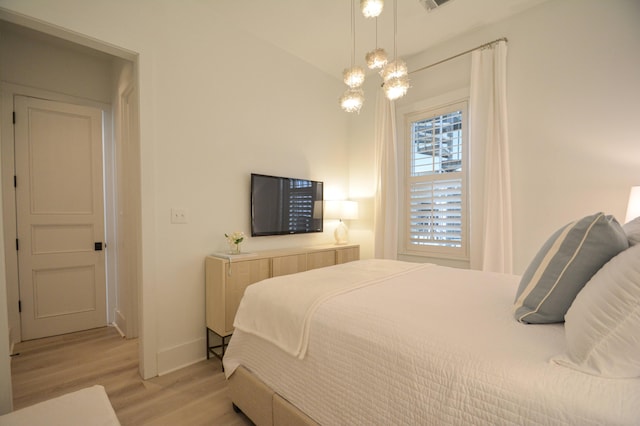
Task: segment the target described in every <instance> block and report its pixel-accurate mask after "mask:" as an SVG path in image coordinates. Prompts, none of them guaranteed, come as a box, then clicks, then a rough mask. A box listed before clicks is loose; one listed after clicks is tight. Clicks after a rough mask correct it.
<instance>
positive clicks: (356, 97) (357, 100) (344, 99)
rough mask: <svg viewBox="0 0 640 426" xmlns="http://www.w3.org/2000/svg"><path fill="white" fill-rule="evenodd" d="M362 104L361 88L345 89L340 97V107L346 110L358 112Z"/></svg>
mask: <svg viewBox="0 0 640 426" xmlns="http://www.w3.org/2000/svg"><path fill="white" fill-rule="evenodd" d="M362 104H364V92H363V91H362V89H359V88H355V89H353V88H352V89H347V91H346V92H344V94H343V95H342V96H341V97H340V107H341V108H342V109H343V110H345V111H346V112H358V113H359V112H360V108H362Z"/></svg>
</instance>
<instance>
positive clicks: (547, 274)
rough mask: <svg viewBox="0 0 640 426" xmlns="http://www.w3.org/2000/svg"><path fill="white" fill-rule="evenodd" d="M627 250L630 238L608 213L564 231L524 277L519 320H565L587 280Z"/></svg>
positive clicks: (554, 237) (517, 313)
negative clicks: (614, 257)
mask: <svg viewBox="0 0 640 426" xmlns="http://www.w3.org/2000/svg"><path fill="white" fill-rule="evenodd" d="M627 247H629V242H628V240H627V236H626V235H625V233H624V231H623V230H622V227H621V226H620V224H619V223H618V221H617V220H616V219H615V218H614V217H613V216H605V215H604V213H596V214H594V215H591V216H587V217H584V218H582V219H580V220H578V221H576V222H572V223H569V224H568V225H566V226H564V227H562V228H560V229H559V230H558V231H556V232H555V233H554V234H553V235H552V236H551V238H549V240H547V242H546V243H544V245H543V246H542V248H541V249H540V251H539V252H538V254H536V256H535V257H534V259H533V261H532V262H531V264H530V265H529V267H528V268H527V270H526V271H525V273H524V275H523V276H522V279H521V281H520V286H519V287H518V291H517V293H516V300H515V305H514V315H515V317H516V319H517V320H518V321H520V322H524V323H530V324H544V323H553V322H562V321H564V315H565V314H566V313H567V310H568V309H569V306H571V303H572V302H573V299H575V297H576V295H577V294H578V292H579V291H580V290H581V289H582V287H584V285H585V284H586V283H587V281H589V279H590V278H591V277H592V276H593V274H595V273H596V272H597V271H598V269H600V268H601V267H602V265H604V264H605V263H607V262H608V261H609V260H610V259H611V258H612V257H613V256H615V255H616V254H618V253H620V252H621V251H622V250H624V249H626V248H627Z"/></svg>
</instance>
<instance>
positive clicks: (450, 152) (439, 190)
mask: <svg viewBox="0 0 640 426" xmlns="http://www.w3.org/2000/svg"><path fill="white" fill-rule="evenodd" d="M406 126H407V128H406V130H407V131H406V133H405V134H406V136H405V139H406V142H405V144H406V145H405V148H406V149H405V153H406V159H407V164H406V167H405V200H406V201H405V206H404V211H405V220H404V223H405V232H404V240H405V244H404V246H405V250H406V251H407V252H408V253H412V254H424V255H427V256H433V257H452V258H467V257H468V255H467V253H468V250H467V246H468V241H467V240H468V237H467V235H468V234H467V229H468V226H467V223H468V216H469V213H468V211H467V200H466V198H467V195H466V194H467V168H468V164H467V163H468V159H467V155H468V154H467V153H468V149H467V135H466V133H467V130H466V129H467V103H466V102H460V103H456V104H453V105H449V106H446V107H443V108H438V109H432V110H428V111H422V112H419V113H414V114H411V115H408V116H407V119H406Z"/></svg>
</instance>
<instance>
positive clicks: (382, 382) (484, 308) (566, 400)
mask: <svg viewBox="0 0 640 426" xmlns="http://www.w3.org/2000/svg"><path fill="white" fill-rule="evenodd" d="M324 270H327V269H323V271H324ZM328 270H331V268H328ZM409 278H410V279H409ZM517 283H518V277H516V276H509V275H502V274H491V273H481V272H477V271H468V270H460V269H452V268H445V267H440V266H433V267H429V268H426V269H424V270H416V271H410V272H408V273H407V274H406V275H404V276H403V279H402V280H391V281H388V282H384V283H378V284H376V285H371V286H366V287H362V288H359V289H357V290H354V291H350V292H347V293H344V294H340V295H338V296H336V297H333V298H331V299H330V300H327V301H326V302H324V303H323V304H321V305H320V306H319V307H318V308H317V310H316V313H315V315H314V316H313V319H312V321H311V324H310V333H309V346H308V350H307V355H306V357H305V358H304V359H298V358H296V357H294V356H291V355H289V354H287V353H285V352H283V351H282V350H280V349H278V348H277V347H276V346H275V345H273V344H271V343H269V342H268V341H266V340H265V339H262V338H258V337H256V336H254V335H251V334H248V333H244V332H242V331H241V330H236V332H235V333H234V335H233V337H232V339H231V342H230V345H229V347H228V349H227V352H226V356H225V359H224V364H225V373H226V374H227V376H229V375H231V374H232V373H233V371H234V370H235V368H236V367H237V366H238V365H244V366H245V367H246V368H248V369H249V370H250V371H252V372H253V373H254V374H255V375H256V376H257V377H258V378H260V379H261V380H262V381H264V382H265V383H266V384H267V385H269V386H270V387H271V388H273V389H274V390H275V391H276V392H278V393H279V394H280V395H282V396H283V397H284V398H285V399H287V400H288V401H290V402H291V403H292V404H294V405H295V406H297V407H298V408H300V409H301V410H303V411H304V412H305V413H307V414H308V415H309V416H310V417H312V418H313V419H315V420H316V421H318V422H319V423H321V424H326V425H347V424H348V425H389V424H409V425H418V424H419V425H461V424H474V425H512V424H518V425H536V424H545V425H550V424H553V425H555V424H573V425H603V424H607V425H634V424H635V425H637V424H640V379H627V380H612V379H602V378H599V377H595V376H590V375H586V374H583V373H580V372H578V371H575V370H572V369H569V368H565V367H562V366H559V365H556V364H554V363H552V362H550V359H551V358H552V357H553V356H555V355H558V354H560V353H563V352H564V351H565V339H564V327H563V326H562V325H561V324H555V325H525V324H520V323H518V322H517V321H515V320H514V319H513V316H512V314H511V306H512V304H513V298H514V295H515V291H516V288H517Z"/></svg>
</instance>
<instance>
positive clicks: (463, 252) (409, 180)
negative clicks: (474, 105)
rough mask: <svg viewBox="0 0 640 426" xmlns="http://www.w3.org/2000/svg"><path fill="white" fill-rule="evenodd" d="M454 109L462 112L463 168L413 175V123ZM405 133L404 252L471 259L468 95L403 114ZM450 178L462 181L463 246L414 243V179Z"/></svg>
mask: <svg viewBox="0 0 640 426" xmlns="http://www.w3.org/2000/svg"><path fill="white" fill-rule="evenodd" d="M454 111H462V140H461V142H462V167H461V169H462V170H461V171H460V172H448V173H437V174H431V175H422V176H411V170H412V155H413V154H412V153H413V146H412V143H413V141H412V137H413V134H412V130H411V128H412V123H414V122H416V121H421V120H428V119H431V118H435V117H438V116H441V115H445V114H449V113H451V112H454ZM403 130H404V132H403V133H404V134H403V137H402V143H401V144H400V145H401V146H402V151H403V152H402V154H403V155H401V157H404V161H402V166H403V167H401V173H402V174H401V176H402V185H401V191H402V196H401V197H399V199H401V200H402V204H401V206H400V209H399V210H400V215H401V221H400V223H401V228H400V248H401V250H400V251H401V254H403V255H410V256H421V257H431V258H435V259H453V260H461V261H468V260H469V247H470V242H469V238H470V232H469V223H470V210H469V172H470V152H471V151H470V147H469V140H470V139H469V99H468V96H466V97H464V98H458V99H456V100H452V101H451V102H447V103H442V104H439V105H433V106H426V107H421V108H415V109H414V110H412V111H408V112H406V113H405V114H404V124H403ZM451 179H460V180H461V182H462V191H461V193H462V195H461V211H462V222H461V228H462V229H461V245H460V247H444V246H433V245H423V246H420V245H416V244H412V243H411V231H410V226H411V217H410V216H411V186H412V184H413V183H415V182H435V181H445V180H451Z"/></svg>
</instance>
